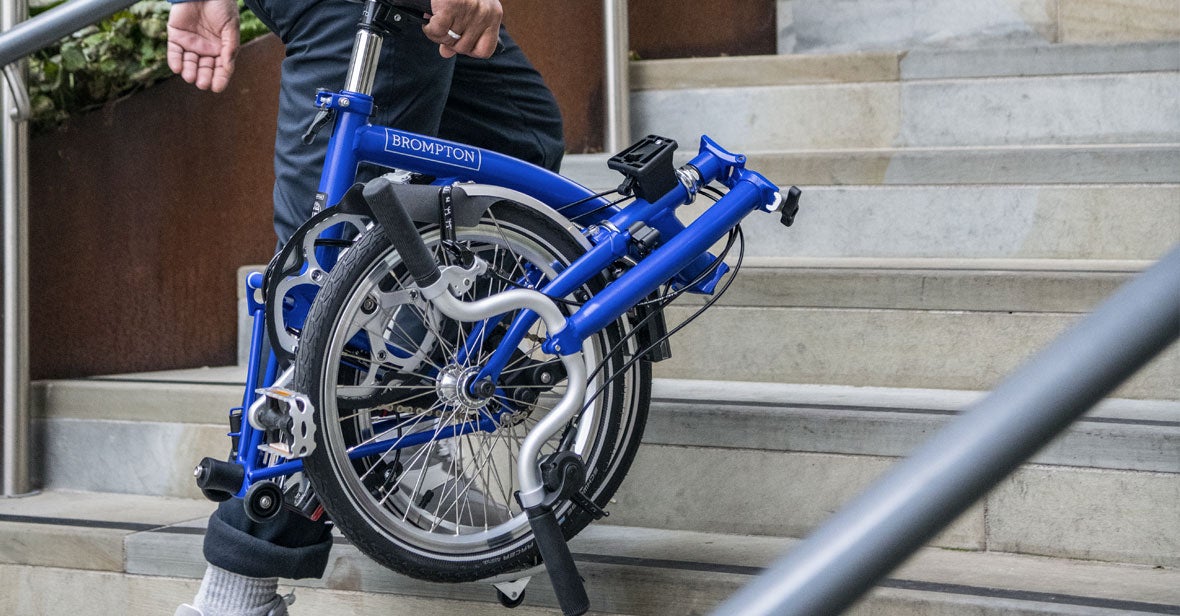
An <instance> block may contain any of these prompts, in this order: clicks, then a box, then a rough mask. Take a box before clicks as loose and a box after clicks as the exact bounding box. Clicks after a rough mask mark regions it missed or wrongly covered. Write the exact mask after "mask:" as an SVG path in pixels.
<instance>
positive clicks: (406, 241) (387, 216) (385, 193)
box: [363, 178, 441, 288]
mask: <svg viewBox="0 0 1180 616" xmlns="http://www.w3.org/2000/svg"><path fill="white" fill-rule="evenodd" d="M395 186H397V184H394V183H393V182H390V181H389V180H387V179H385V178H377V179H375V180H373V181H372V182H369V183H368V184H366V185H365V189H364V193H363V194H364V196H365V201H367V202H368V203H369V208H370V209H372V211H373V216H374V217H375V218H376V219H377V222H379V223H381V227H382V229H383V230H384V231H385V236H386V237H388V238H389V241H390V242H391V243H392V244H393V247H394V248H395V249H396V250H397V252H398V254H399V255H401V257H402V261H403V262H404V263H405V264H406V269H407V270H408V271H409V272H410V276H413V278H414V282H416V283H418V286H419V287H421V288H426V287H429V286H430V285H432V284H434V283H436V282H438V279H439V278H440V277H441V274H439V271H438V264H436V263H435V262H434V257H433V256H432V255H431V254H430V249H429V248H427V247H426V243H425V242H423V241H422V236H420V235H418V228H417V227H416V226H414V221H413V220H411V219H410V215H409V213H407V212H406V208H405V206H404V205H402V202H401V200H400V199H398V196H397V191H395V190H394V187H395Z"/></svg>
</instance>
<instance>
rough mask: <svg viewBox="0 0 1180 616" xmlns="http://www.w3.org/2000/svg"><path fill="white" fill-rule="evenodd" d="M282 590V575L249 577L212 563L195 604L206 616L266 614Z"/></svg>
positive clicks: (254, 615)
mask: <svg viewBox="0 0 1180 616" xmlns="http://www.w3.org/2000/svg"><path fill="white" fill-rule="evenodd" d="M278 589H279V579H278V578H252V577H246V576H244V575H238V574H236V573H231V572H229V571H226V570H225V569H220V568H218V567H214V566H213V565H209V566H208V568H206V569H205V577H204V579H202V580H201V589H200V590H199V591H197V597H196V599H194V600H193V607H195V608H197V609H199V610H201V614H202V615H203V616H266V615H267V612H269V611H270V610H271V608H273V607H275V598H276V597H278Z"/></svg>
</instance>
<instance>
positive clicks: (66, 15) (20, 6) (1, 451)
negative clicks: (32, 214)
mask: <svg viewBox="0 0 1180 616" xmlns="http://www.w3.org/2000/svg"><path fill="white" fill-rule="evenodd" d="M134 3H135V0H72V1H71V2H68V3H66V4H63V5H61V6H58V7H56V8H54V9H52V10H49V11H46V12H45V13H44V14H42V15H38V16H37V17H36V18H35V19H31V20H27V21H26V20H25V18H26V17H27V16H28V5H27V3H26V0H0V31H2V33H0V69H3V72H4V75H5V79H4V80H3V81H4V83H6V84H7V87H3V85H0V115H2V116H3V117H2V118H0V122H3V124H0V154H2V156H3V158H2V160H3V163H2V165H3V168H2V169H0V178H2V179H0V187H2V188H3V211H2V218H3V235H4V239H3V255H2V257H0V258H2V259H3V263H4V265H3V267H4V281H3V287H4V288H3V318H4V329H3V357H2V360H0V361H2V362H3V383H2V388H3V417H2V420H3V423H2V425H3V430H4V431H3V434H2V438H0V496H19V495H23V494H28V493H30V492H31V491H32V481H31V475H30V472H29V470H30V466H31V464H30V454H31V451H30V447H29V442H30V439H29V408H28V406H29V365H28V364H29V340H28V330H29V299H28V298H29V293H28V290H29V269H28V205H29V204H28V182H29V172H28V145H29V144H28V127H27V126H26V125H25V120H27V119H28V114H29V105H28V92H27V90H26V89H25V85H24V79H23V75H22V73H21V70H22V69H21V67H19V66H15V65H14V63H15V62H17V61H19V60H21V59H22V58H24V57H25V56H27V55H29V54H31V53H34V52H36V51H39V50H41V49H43V48H45V47H48V46H49V45H52V44H53V43H55V42H57V41H58V40H59V39H61V38H62V37H64V36H67V35H69V34H71V33H73V32H75V31H77V30H80V29H82V28H84V27H86V26H88V25H90V24H92V23H95V22H98V21H100V20H102V19H103V18H105V17H107V16H109V15H111V14H113V13H115V12H117V11H120V10H122V9H125V8H127V7H128V6H131V5H132V4H134Z"/></svg>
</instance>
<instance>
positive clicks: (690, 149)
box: [561, 140, 1180, 191]
mask: <svg viewBox="0 0 1180 616" xmlns="http://www.w3.org/2000/svg"><path fill="white" fill-rule="evenodd" d="M722 145H723V146H727V145H728V144H725V143H722ZM697 146H698V142H697V140H693V141H690V142H688V143H681V144H680V148H679V149H678V150H677V156H676V164H678V165H682V164H684V163H686V162H688V161H689V159H690V158H691V157H692V156H693V155H695V154H696V151H697ZM743 153H744V154H746V155H747V157H748V159H749V162H748V163H747V165H746V166H747V167H749V168H750V169H754V170H757V171H759V172H760V173H762V174H764V175H766V176H767V177H769V178H772V179H773V180H774V181H776V182H781V183H783V184H785V185H790V184H797V185H799V186H848V185H860V186H878V185H890V186H904V185H962V184H983V185H994V184H1038V185H1045V184H1050V185H1052V184H1160V183H1166V184H1176V183H1180V144H1144V145H1085V146H1036V147H957V148H953V147H952V148H880V149H860V150H798V151H753V152H743ZM607 158H609V155H606V154H574V155H567V156H566V157H565V159H564V160H563V162H562V169H561V171H562V173H563V174H564V175H567V176H570V177H572V178H574V179H575V180H577V181H578V182H580V183H582V184H584V185H586V186H589V187H591V188H593V189H595V190H596V191H602V190H607V189H610V188H615V187H617V186H618V185H619V182H620V181H621V179H622V176H621V175H619V173H618V172H615V171H611V170H610V169H608V168H607V165H606V161H607Z"/></svg>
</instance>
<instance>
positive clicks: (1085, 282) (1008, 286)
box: [680, 267, 1133, 313]
mask: <svg viewBox="0 0 1180 616" xmlns="http://www.w3.org/2000/svg"><path fill="white" fill-rule="evenodd" d="M1132 277H1133V274H1131V273H1117V272H1038V271H1028V272H1025V271H983V270H954V269H945V270H940V269H929V270H916V269H915V270H886V269H880V270H874V269H863V270H860V269H848V270H840V269H821V268H786V267H784V268H775V267H743V268H742V270H741V272H740V273H739V274H738V276H737V278H736V279H735V280H734V282H733V284H732V285H731V286H730V288H729V290H728V291H726V293H725V295H724V296H722V299H721V300H720V302H719V304H718V305H720V306H746V307H765V308H781V307H787V306H790V307H793V308H878V309H887V310H971V311H985V312H992V311H997V312H1066V313H1082V312H1088V311H1090V310H1092V309H1093V308H1094V306H1096V305H1098V303H1099V302H1101V301H1102V300H1103V299H1105V298H1106V297H1108V296H1109V295H1110V294H1111V293H1113V292H1114V291H1115V290H1116V289H1118V288H1119V286H1121V285H1123V284H1125V283H1126V282H1127V281H1129V280H1130V279H1131V278H1132ZM680 301H682V302H684V303H686V304H687V303H689V302H692V303H703V302H704V301H705V298H704V297H697V296H691V297H687V296H686V297H685V298H683V299H682V300H680Z"/></svg>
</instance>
